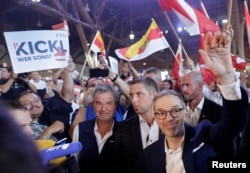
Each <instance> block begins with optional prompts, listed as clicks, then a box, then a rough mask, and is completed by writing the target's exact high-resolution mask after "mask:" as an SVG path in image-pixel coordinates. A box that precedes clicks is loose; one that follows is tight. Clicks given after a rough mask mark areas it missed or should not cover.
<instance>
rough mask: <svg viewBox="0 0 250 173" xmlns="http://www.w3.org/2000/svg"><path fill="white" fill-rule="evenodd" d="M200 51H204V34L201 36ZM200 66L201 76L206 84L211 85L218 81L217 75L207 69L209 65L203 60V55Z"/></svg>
mask: <svg viewBox="0 0 250 173" xmlns="http://www.w3.org/2000/svg"><path fill="white" fill-rule="evenodd" d="M200 49H203V50H204V34H201V35H200ZM199 66H200V72H201V75H202V77H203V81H204V82H205V83H208V84H209V83H211V82H214V81H215V80H216V77H215V75H214V74H213V72H212V71H211V70H210V69H209V68H208V67H207V65H206V64H205V61H204V60H203V58H202V57H201V55H200V60H199Z"/></svg>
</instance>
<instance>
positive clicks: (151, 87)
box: [128, 77, 159, 92]
mask: <svg viewBox="0 0 250 173" xmlns="http://www.w3.org/2000/svg"><path fill="white" fill-rule="evenodd" d="M139 83H141V84H143V85H144V86H145V88H146V89H147V90H148V91H150V92H158V91H159V88H158V86H157V84H156V82H155V80H153V79H152V78H150V77H139V78H136V79H134V80H132V81H129V82H128V84H129V86H131V85H135V84H139Z"/></svg>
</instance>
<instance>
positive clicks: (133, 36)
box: [129, 30, 135, 40]
mask: <svg viewBox="0 0 250 173" xmlns="http://www.w3.org/2000/svg"><path fill="white" fill-rule="evenodd" d="M129 38H130V40H133V39H134V38H135V35H134V32H133V31H132V30H131V32H130V34H129Z"/></svg>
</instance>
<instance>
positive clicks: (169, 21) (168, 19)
mask: <svg viewBox="0 0 250 173" xmlns="http://www.w3.org/2000/svg"><path fill="white" fill-rule="evenodd" d="M164 14H165V17H166V19H167V21H168V23H169V25H170V26H171V28H172V30H173V32H174V35H175V37H176V38H177V40H178V42H179V43H180V44H181V48H182V49H183V51H184V54H185V55H186V57H189V56H188V54H187V52H186V50H185V48H184V46H183V44H182V42H180V38H179V36H178V35H177V33H176V31H175V29H174V26H173V24H172V22H171V20H170V18H169V17H168V14H167V12H164Z"/></svg>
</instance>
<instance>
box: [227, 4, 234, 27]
mask: <svg viewBox="0 0 250 173" xmlns="http://www.w3.org/2000/svg"><path fill="white" fill-rule="evenodd" d="M232 6H233V0H229V2H228V13H227V17H228V19H227V20H228V25H230V23H231V16H232Z"/></svg>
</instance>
